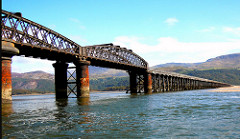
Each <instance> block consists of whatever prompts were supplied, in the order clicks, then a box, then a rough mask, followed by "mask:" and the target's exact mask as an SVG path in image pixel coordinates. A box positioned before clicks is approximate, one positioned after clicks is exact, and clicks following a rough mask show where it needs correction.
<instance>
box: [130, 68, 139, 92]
mask: <svg viewBox="0 0 240 139" xmlns="http://www.w3.org/2000/svg"><path fill="white" fill-rule="evenodd" d="M128 74H129V78H130V80H129V81H130V92H131V93H137V73H136V72H134V71H128Z"/></svg>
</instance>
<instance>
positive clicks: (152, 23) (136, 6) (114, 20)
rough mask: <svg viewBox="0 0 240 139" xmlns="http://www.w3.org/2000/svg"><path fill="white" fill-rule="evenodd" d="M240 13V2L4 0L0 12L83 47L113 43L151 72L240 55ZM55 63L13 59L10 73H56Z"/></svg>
mask: <svg viewBox="0 0 240 139" xmlns="http://www.w3.org/2000/svg"><path fill="white" fill-rule="evenodd" d="M239 7H240V1H239V0H68V1H66V0H64V1H63V0H41V1H36V0H35V1H34V0H2V9H4V10H7V11H12V12H21V13H22V15H23V17H25V18H28V19H30V20H32V21H34V22H37V23H39V24H41V25H44V26H46V27H48V28H51V29H53V30H54V31H56V32H58V33H61V34H62V35H64V36H66V37H68V38H70V39H72V40H73V41H75V42H77V43H78V44H80V45H82V46H84V45H94V44H102V43H114V44H116V45H120V46H122V47H126V48H129V49H132V50H133V51H134V52H135V53H137V54H139V55H140V56H141V57H143V58H144V59H146V60H147V61H148V63H149V65H150V66H154V65H157V64H164V63H169V62H178V63H184V62H190V63H193V62H203V61H205V60H207V59H209V58H213V57H216V56H219V55H224V54H230V53H239V52H240V9H239ZM30 63H31V64H30ZM52 63H53V62H49V61H44V60H35V59H32V58H22V57H14V58H13V68H12V70H13V72H26V71H33V70H44V71H47V72H51V73H53V68H52V66H51V64H52ZM24 67H28V68H27V69H26V68H24Z"/></svg>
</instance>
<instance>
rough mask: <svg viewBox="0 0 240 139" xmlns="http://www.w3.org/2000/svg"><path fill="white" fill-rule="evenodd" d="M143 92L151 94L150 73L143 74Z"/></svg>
mask: <svg viewBox="0 0 240 139" xmlns="http://www.w3.org/2000/svg"><path fill="white" fill-rule="evenodd" d="M144 93H146V94H152V75H151V74H150V73H145V74H144Z"/></svg>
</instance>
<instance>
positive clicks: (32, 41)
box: [1, 10, 148, 69]
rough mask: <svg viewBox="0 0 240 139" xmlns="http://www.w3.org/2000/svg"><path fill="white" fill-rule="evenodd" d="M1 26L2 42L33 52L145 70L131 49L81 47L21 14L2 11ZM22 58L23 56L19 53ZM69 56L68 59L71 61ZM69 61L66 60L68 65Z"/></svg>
mask: <svg viewBox="0 0 240 139" xmlns="http://www.w3.org/2000/svg"><path fill="white" fill-rule="evenodd" d="M1 25H2V39H10V40H14V41H15V43H16V44H19V45H20V46H21V47H24V46H30V47H32V48H33V49H38V50H43V51H46V50H48V51H51V52H57V53H62V54H67V55H71V56H72V57H75V58H80V59H88V60H90V61H91V60H92V61H94V62H93V63H96V62H95V61H97V62H100V61H101V62H107V63H114V64H119V65H123V66H125V65H126V66H127V67H135V68H140V69H147V67H148V63H147V62H146V61H145V60H144V59H143V58H141V57H140V56H138V55H137V54H135V53H134V52H132V51H131V50H128V49H126V48H121V47H120V46H115V45H113V44H101V45H93V46H86V47H83V46H81V45H79V44H77V43H75V42H73V41H72V40H70V39H68V38H66V37H64V36H63V35H61V34H59V33H57V32H55V31H53V30H51V29H49V28H47V27H44V26H42V25H40V24H37V23H35V22H33V21H30V20H28V19H26V18H23V17H22V15H21V13H11V12H7V11H4V10H2V23H1ZM24 50H26V49H24ZM39 53H40V52H39ZM20 54H21V52H20ZM23 55H25V54H24V53H23ZM50 55H51V53H50ZM25 56H26V55H25ZM27 56H28V55H27ZM30 56H34V55H30ZM61 56H62V55H61ZM36 57H40V58H41V57H42V56H39V55H37V56H36ZM50 57H51V56H50ZM54 57H55V56H54ZM54 57H51V58H49V60H59V59H57V58H56V59H54ZM56 57H57V56H56ZM72 57H71V58H69V59H71V60H72V59H73V58H72ZM44 58H46V56H44ZM66 59H67V58H66ZM71 60H66V61H67V62H71ZM96 65H97V64H96Z"/></svg>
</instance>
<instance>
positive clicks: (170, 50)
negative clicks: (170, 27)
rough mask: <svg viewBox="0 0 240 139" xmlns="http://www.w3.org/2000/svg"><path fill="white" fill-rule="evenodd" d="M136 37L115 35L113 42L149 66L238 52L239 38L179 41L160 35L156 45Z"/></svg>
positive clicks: (196, 60)
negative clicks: (213, 40) (130, 51)
mask: <svg viewBox="0 0 240 139" xmlns="http://www.w3.org/2000/svg"><path fill="white" fill-rule="evenodd" d="M140 41H141V39H139V38H137V37H127V36H120V37H116V38H115V41H114V44H116V45H120V46H121V47H126V48H128V49H132V50H133V52H135V53H136V54H138V55H140V56H141V57H143V58H144V59H145V60H147V61H148V62H149V65H150V66H153V65H157V64H163V63H169V62H180V63H184V62H189V63H193V62H204V61H205V60H207V59H209V58H213V57H216V56H219V55H223V54H228V53H232V52H240V40H233V41H229V42H181V41H178V40H177V39H175V38H171V37H161V38H159V39H158V40H157V44H156V45H148V44H144V43H140Z"/></svg>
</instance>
